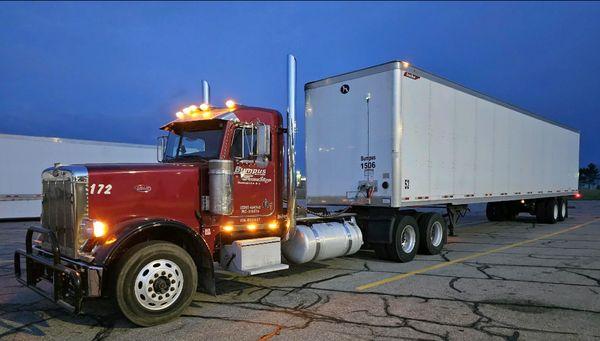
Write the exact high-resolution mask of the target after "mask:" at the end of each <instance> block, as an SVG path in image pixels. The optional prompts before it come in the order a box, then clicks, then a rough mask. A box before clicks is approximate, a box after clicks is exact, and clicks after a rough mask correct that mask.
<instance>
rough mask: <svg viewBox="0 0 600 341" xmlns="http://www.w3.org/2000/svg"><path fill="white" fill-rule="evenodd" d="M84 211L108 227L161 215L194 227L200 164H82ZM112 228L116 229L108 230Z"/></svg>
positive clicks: (197, 206) (198, 208)
mask: <svg viewBox="0 0 600 341" xmlns="http://www.w3.org/2000/svg"><path fill="white" fill-rule="evenodd" d="M84 166H85V167H86V168H87V171H88V191H87V193H88V215H89V217H90V218H91V219H95V220H100V221H102V222H104V223H106V225H107V226H108V229H109V230H110V229H111V226H117V225H119V224H120V223H122V222H124V221H127V220H131V219H139V218H143V219H152V218H164V219H170V220H175V221H179V222H182V223H184V224H186V225H187V226H190V227H194V228H197V227H198V226H199V223H198V221H197V219H196V211H197V210H200V179H201V178H202V175H201V173H202V170H203V169H205V168H206V165H203V164H200V165H198V164H185V163H166V164H86V165H84ZM112 232H116V231H112Z"/></svg>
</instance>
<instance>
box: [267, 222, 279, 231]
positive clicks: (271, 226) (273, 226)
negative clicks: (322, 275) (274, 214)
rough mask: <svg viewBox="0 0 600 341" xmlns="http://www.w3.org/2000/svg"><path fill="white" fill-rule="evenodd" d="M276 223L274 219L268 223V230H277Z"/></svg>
mask: <svg viewBox="0 0 600 341" xmlns="http://www.w3.org/2000/svg"><path fill="white" fill-rule="evenodd" d="M277 227H279V226H278V224H277V222H276V221H273V222H271V223H269V230H277Z"/></svg>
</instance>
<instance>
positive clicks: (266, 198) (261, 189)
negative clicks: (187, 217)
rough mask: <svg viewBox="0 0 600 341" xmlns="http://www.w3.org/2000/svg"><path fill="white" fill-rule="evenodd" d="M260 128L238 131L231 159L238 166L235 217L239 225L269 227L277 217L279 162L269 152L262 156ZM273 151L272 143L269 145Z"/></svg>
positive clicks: (253, 127) (241, 127)
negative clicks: (277, 174)
mask: <svg viewBox="0 0 600 341" xmlns="http://www.w3.org/2000/svg"><path fill="white" fill-rule="evenodd" d="M260 129H261V126H260V125H257V124H248V125H238V126H236V127H234V131H233V136H232V138H231V146H230V150H229V157H230V158H231V160H232V161H233V163H234V175H233V213H232V215H231V217H232V218H238V219H239V223H256V224H257V225H260V224H266V223H268V222H269V221H271V217H273V216H274V215H275V214H276V206H277V205H276V203H275V191H276V189H277V183H276V181H275V162H274V161H273V157H272V155H271V154H272V153H271V152H270V151H269V153H268V155H266V156H264V157H263V156H257V154H258V152H259V151H258V148H259V147H258V143H257V142H258V134H259V132H260ZM269 149H271V147H270V143H269Z"/></svg>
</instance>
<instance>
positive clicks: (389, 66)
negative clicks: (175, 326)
mask: <svg viewBox="0 0 600 341" xmlns="http://www.w3.org/2000/svg"><path fill="white" fill-rule="evenodd" d="M395 69H400V70H405V71H408V72H410V73H412V74H414V75H416V76H419V77H423V78H426V79H429V80H431V81H434V82H437V83H440V84H443V85H446V86H449V87H451V88H454V89H457V90H460V91H462V92H465V93H468V94H470V95H473V96H475V97H479V98H481V99H484V100H486V101H490V102H492V103H495V104H498V105H501V106H503V107H506V108H508V109H511V110H514V111H517V112H520V113H522V114H525V115H528V116H531V117H533V118H536V119H538V120H542V121H544V122H548V123H550V124H554V125H556V126H559V127H562V128H565V129H568V130H570V131H573V132H575V133H578V134H579V130H577V129H575V128H573V127H569V126H567V125H565V124H562V123H558V122H556V121H553V120H550V119H548V118H545V117H543V116H540V115H538V114H535V113H533V112H531V111H528V110H525V109H523V108H520V107H517V106H515V105H512V104H510V103H506V102H503V101H501V100H499V99H496V98H494V97H491V96H488V95H486V94H483V93H481V92H479V91H476V90H473V89H470V88H467V87H465V86H462V85H460V84H458V83H455V82H453V81H451V80H448V79H446V78H443V77H440V76H436V75H434V74H432V73H430V72H427V71H425V70H422V69H420V68H417V67H415V66H412V65H410V64H409V63H407V62H403V61H400V60H394V61H391V62H387V63H383V64H379V65H375V66H371V67H367V68H364V69H359V70H356V71H351V72H347V73H342V74H339V75H336V76H332V77H328V78H323V79H320V80H317V81H313V82H308V83H306V84H305V85H304V90H308V89H315V88H319V87H322V86H327V85H331V84H335V83H340V82H343V81H348V80H351V79H356V78H361V77H365V76H368V75H372V74H376V73H381V72H386V71H390V70H395Z"/></svg>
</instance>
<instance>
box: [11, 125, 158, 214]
mask: <svg viewBox="0 0 600 341" xmlns="http://www.w3.org/2000/svg"><path fill="white" fill-rule="evenodd" d="M0 150H2V160H1V164H0V219H7V218H29V217H39V216H40V214H41V210H42V205H41V199H42V196H41V193H42V180H41V174H42V171H43V170H44V169H46V168H48V167H52V166H54V164H55V163H57V162H60V163H61V164H76V163H101V162H131V163H136V162H139V163H147V162H156V147H154V146H150V145H138V144H126V143H114V142H100V141H88V140H72V139H63V138H48V137H36V136H22V135H6V134H0Z"/></svg>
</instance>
